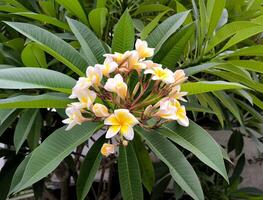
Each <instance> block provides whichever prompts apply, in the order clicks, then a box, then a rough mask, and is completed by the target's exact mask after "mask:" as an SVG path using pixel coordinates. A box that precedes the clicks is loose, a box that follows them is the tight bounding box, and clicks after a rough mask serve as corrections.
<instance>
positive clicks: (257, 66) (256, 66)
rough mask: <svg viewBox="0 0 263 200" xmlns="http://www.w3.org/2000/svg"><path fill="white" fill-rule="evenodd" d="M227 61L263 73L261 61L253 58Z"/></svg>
mask: <svg viewBox="0 0 263 200" xmlns="http://www.w3.org/2000/svg"><path fill="white" fill-rule="evenodd" d="M228 63H230V64H232V65H235V66H238V67H242V68H244V69H247V70H250V71H253V72H259V73H263V62H259V61H255V60H229V61H228Z"/></svg>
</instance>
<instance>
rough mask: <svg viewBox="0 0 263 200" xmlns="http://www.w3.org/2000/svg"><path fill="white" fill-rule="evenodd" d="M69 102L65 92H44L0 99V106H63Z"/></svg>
mask: <svg viewBox="0 0 263 200" xmlns="http://www.w3.org/2000/svg"><path fill="white" fill-rule="evenodd" d="M69 103H71V100H70V99H69V98H68V96H67V95H65V94H62V93H46V94H41V95H19V96H15V97H10V98H7V99H0V108H65V107H67V105H68V104H69Z"/></svg>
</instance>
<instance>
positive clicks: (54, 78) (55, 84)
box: [0, 67, 75, 93]
mask: <svg viewBox="0 0 263 200" xmlns="http://www.w3.org/2000/svg"><path fill="white" fill-rule="evenodd" d="M74 84H75V80H74V79H73V78H71V77H69V76H67V75H65V74H62V73H60V72H57V71H52V70H48V69H42V68H31V67H19V68H8V69H2V70H1V73H0V88H2V89H33V88H43V89H50V90H55V91H61V92H65V93H70V92H71V89H72V87H73V86H74Z"/></svg>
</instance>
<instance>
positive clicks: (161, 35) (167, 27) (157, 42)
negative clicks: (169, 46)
mask: <svg viewBox="0 0 263 200" xmlns="http://www.w3.org/2000/svg"><path fill="white" fill-rule="evenodd" d="M188 14H189V11H186V12H182V13H178V14H175V15H173V16H171V17H169V18H167V19H166V20H164V21H163V22H162V23H161V24H160V25H159V26H157V27H156V28H155V29H154V30H153V31H152V32H151V34H150V35H149V36H148V37H147V39H146V40H147V42H148V43H149V46H150V47H154V48H155V53H157V52H158V51H159V50H160V48H161V46H162V45H163V43H164V42H165V41H166V40H167V39H168V38H169V37H170V36H171V35H172V34H173V33H174V32H175V31H177V30H178V28H179V27H180V26H181V25H182V24H183V23H184V21H185V19H186V18H187V16H188Z"/></svg>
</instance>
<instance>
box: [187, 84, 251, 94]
mask: <svg viewBox="0 0 263 200" xmlns="http://www.w3.org/2000/svg"><path fill="white" fill-rule="evenodd" d="M243 88H246V87H245V86H243V85H241V84H238V83H230V82H226V81H199V82H196V83H185V84H182V91H186V92H188V95H192V94H200V93H206V92H212V91H218V90H230V89H243Z"/></svg>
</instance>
